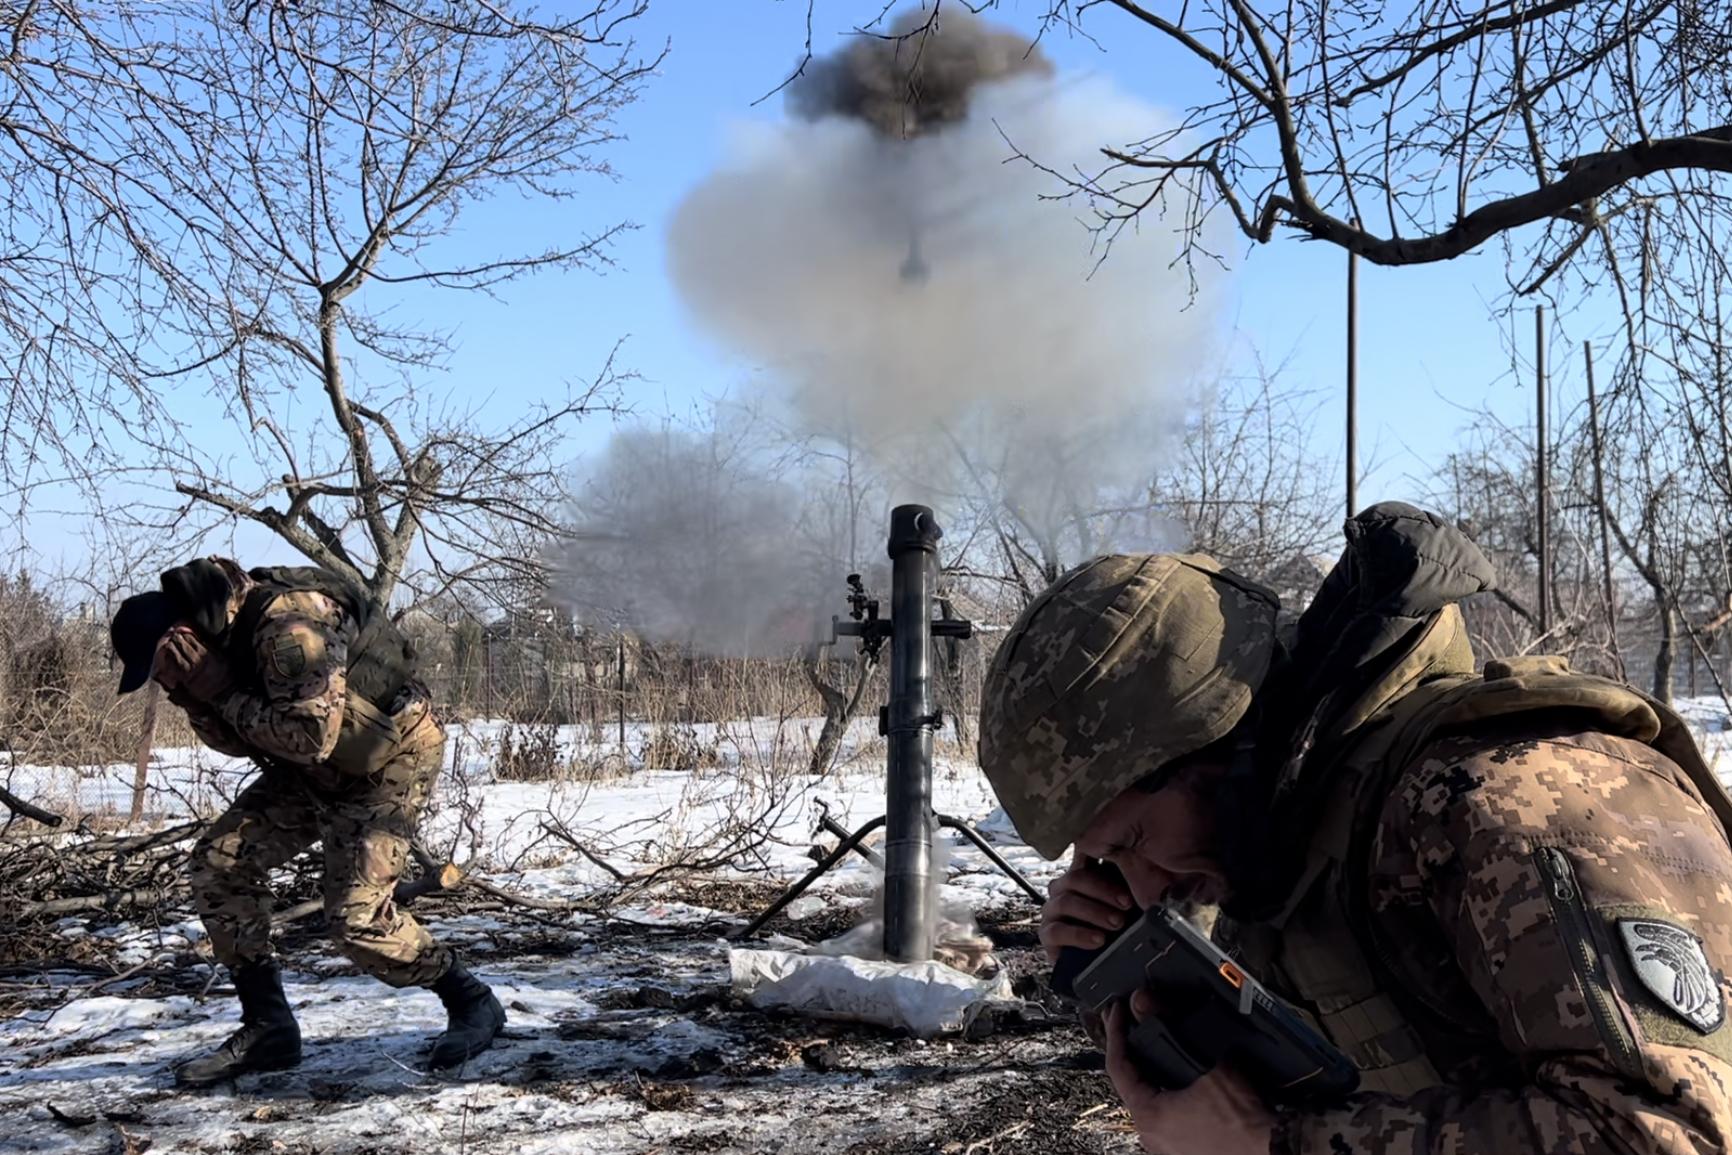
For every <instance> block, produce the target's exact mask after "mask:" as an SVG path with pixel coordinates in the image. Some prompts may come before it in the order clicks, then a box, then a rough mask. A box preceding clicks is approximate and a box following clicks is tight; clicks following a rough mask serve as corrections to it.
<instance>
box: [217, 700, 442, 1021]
mask: <svg viewBox="0 0 1732 1155" xmlns="http://www.w3.org/2000/svg"><path fill="white" fill-rule="evenodd" d="M403 721H404V726H403V729H404V740H403V743H402V747H401V750H400V752H399V753H398V755H397V756H396V757H394V758H392V759H391V760H390V761H389V762H387V763H386V765H385V766H384V767H383V768H381V770H379V771H378V772H377V773H376V774H374V775H371V776H369V777H368V778H367V779H363V780H355V779H350V780H348V781H347V782H346V783H345V784H344V785H343V786H341V787H340V788H338V789H336V790H320V789H316V788H315V787H314V786H313V785H312V784H311V783H310V782H309V781H308V778H307V776H306V775H305V774H303V773H300V772H299V771H298V770H297V769H294V768H289V767H281V766H278V767H271V768H268V769H266V770H265V772H264V773H263V774H262V775H260V777H259V778H258V779H256V780H255V781H254V782H253V783H252V784H251V785H249V786H248V787H247V788H246V789H245V790H243V791H242V792H241V794H240V796H239V797H238V798H236V799H235V802H234V805H232V806H230V807H229V809H228V811H227V812H226V813H224V814H223V815H222V817H220V818H219V819H217V821H216V823H215V824H214V825H212V827H211V828H210V829H209V830H208V831H207V832H206V833H205V835H204V836H203V837H202V838H200V839H199V841H198V844H197V845H196V847H195V848H194V851H193V858H192V875H191V884H192V892H193V898H194V901H195V903H196V905H197V908H198V912H199V915H200V917H201V918H202V919H203V920H204V924H205V928H206V929H207V931H208V932H209V933H210V938H211V946H212V949H213V952H214V953H215V955H216V957H217V959H218V961H220V962H222V963H223V964H225V965H227V966H229V967H231V968H233V967H235V966H237V965H239V964H241V963H248V962H256V961H259V960H261V959H265V958H268V957H270V955H271V953H272V948H271V941H270V929H271V922H270V914H271V906H272V898H273V896H272V894H271V889H270V885H269V872H270V870H271V869H272V868H274V867H277V866H281V865H282V864H283V863H285V862H287V861H288V860H289V859H291V858H293V857H294V856H295V855H296V854H299V853H300V852H301V851H303V850H305V849H307V848H308V847H309V846H311V845H312V844H313V842H315V841H322V842H323V843H324V854H325V870H324V901H325V917H326V922H327V924H328V926H329V930H330V935H331V938H332V939H333V941H334V942H335V944H336V946H337V948H338V949H339V950H340V951H342V953H343V954H344V955H345V956H347V957H348V958H349V959H350V960H351V961H353V962H354V963H355V965H357V966H359V967H360V968H361V969H362V970H364V971H366V972H367V973H368V974H370V975H373V976H374V977H375V978H378V979H380V980H382V981H383V982H385V983H387V984H389V985H391V986H394V987H404V986H428V985H430V984H432V983H433V982H435V981H436V980H437V979H438V978H439V976H441V975H443V974H444V973H445V971H446V970H447V969H448V968H449V967H450V965H451V960H452V955H451V952H450V950H449V949H448V948H446V947H444V946H442V945H440V944H439V943H438V942H436V941H434V939H433V938H432V936H430V935H429V934H428V933H427V931H426V930H425V929H424V928H423V927H422V926H421V925H420V924H419V923H418V922H416V921H415V919H414V918H413V917H411V916H410V915H409V914H407V913H405V912H404V911H402V910H400V909H398V908H397V906H396V905H395V904H394V903H393V901H392V890H393V888H394V887H395V885H396V883H397V880H398V879H399V878H400V877H401V876H402V874H403V870H404V868H405V866H406V864H407V862H408V857H409V844H410V841H411V839H412V838H413V837H414V831H415V825H416V823H417V822H418V821H419V819H420V815H421V811H422V808H423V807H424V806H425V804H426V801H427V797H428V795H429V794H430V793H431V791H432V788H433V784H434V781H435V779H436V778H437V776H438V773H439V768H440V765H441V761H442V755H443V749H444V732H443V731H442V730H441V729H440V727H439V726H438V724H437V723H436V721H435V720H434V718H433V716H432V713H431V711H430V710H429V709H428V708H427V707H426V705H425V704H424V703H412V704H411V705H410V706H409V707H408V708H407V709H406V711H405V716H404V718H403ZM271 732H272V733H273V734H278V733H281V732H282V731H277V730H273V731H271Z"/></svg>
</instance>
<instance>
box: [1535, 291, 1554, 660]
mask: <svg viewBox="0 0 1732 1155" xmlns="http://www.w3.org/2000/svg"><path fill="white" fill-rule="evenodd" d="M1534 398H1535V401H1534V429H1535V437H1534V470H1535V478H1534V480H1535V488H1536V489H1537V490H1538V491H1539V493H1538V503H1539V528H1540V534H1539V536H1540V542H1539V547H1540V559H1539V610H1540V636H1541V637H1542V638H1543V637H1545V635H1547V634H1549V633H1550V632H1551V628H1552V615H1551V594H1550V591H1551V565H1550V558H1551V551H1550V550H1549V549H1548V548H1547V542H1546V529H1547V526H1546V521H1547V516H1548V514H1549V512H1550V510H1549V506H1550V504H1551V486H1550V485H1549V484H1548V477H1547V469H1546V307H1545V306H1544V305H1536V306H1534ZM1543 644H1544V643H1542V645H1543Z"/></svg>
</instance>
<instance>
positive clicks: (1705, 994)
mask: <svg viewBox="0 0 1732 1155" xmlns="http://www.w3.org/2000/svg"><path fill="white" fill-rule="evenodd" d="M1618 930H1619V931H1620V932H1621V934H1622V935H1623V939H1624V949H1625V951H1626V952H1628V954H1629V956H1630V963H1631V965H1632V966H1633V967H1634V968H1635V971H1636V977H1637V978H1639V979H1641V980H1642V985H1643V986H1645V987H1647V988H1648V993H1650V994H1652V995H1653V996H1654V997H1655V998H1656V999H1658V1000H1659V1001H1660V1004H1661V1005H1662V1006H1664V1007H1665V1008H1666V1009H1667V1010H1669V1011H1671V1012H1672V1013H1673V1014H1675V1015H1677V1016H1678V1017H1679V1018H1681V1019H1683V1020H1684V1021H1685V1022H1687V1023H1689V1024H1690V1025H1691V1026H1692V1027H1695V1028H1696V1029H1697V1030H1698V1031H1700V1032H1701V1033H1702V1034H1704V1035H1707V1034H1712V1033H1713V1032H1714V1031H1716V1030H1718V1029H1719V1028H1720V1024H1721V1023H1723V1022H1725V1021H1726V1005H1725V1000H1724V999H1723V997H1722V996H1721V993H1720V976H1719V975H1718V974H1717V973H1716V972H1715V970H1714V968H1713V967H1712V966H1711V965H1709V962H1708V955H1707V952H1705V951H1704V950H1703V949H1702V940H1701V939H1699V938H1697V937H1696V936H1695V935H1693V934H1691V933H1690V932H1689V931H1687V930H1685V929H1684V928H1683V927H1680V926H1674V925H1672V924H1671V923H1667V922H1660V921H1658V920H1656V919H1638V918H1625V919H1620V920H1618Z"/></svg>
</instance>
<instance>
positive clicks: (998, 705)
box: [980, 554, 1279, 859]
mask: <svg viewBox="0 0 1732 1155" xmlns="http://www.w3.org/2000/svg"><path fill="white" fill-rule="evenodd" d="M1278 605H1279V601H1278V599H1277V598H1276V596H1275V595H1274V593H1272V592H1271V591H1269V590H1268V589H1266V588H1264V587H1263V586H1260V585H1258V584H1256V583H1255V582H1252V581H1250V580H1249V579H1246V578H1243V577H1240V576H1239V575H1237V574H1234V573H1233V572H1231V571H1230V570H1227V569H1226V568H1224V567H1222V566H1221V565H1219V564H1217V563H1216V562H1214V561H1213V560H1211V559H1210V558H1207V557H1204V556H1202V555H1200V554H1114V555H1108V556H1103V557H1097V558H1094V559H1093V560H1091V561H1088V562H1085V563H1084V564H1082V565H1080V566H1077V567H1076V568H1075V569H1072V570H1070V571H1068V572H1067V573H1065V574H1064V575H1063V576H1061V577H1060V578H1059V580H1058V581H1057V582H1055V583H1054V584H1053V585H1052V586H1051V587H1049V588H1048V589H1047V590H1045V591H1044V592H1043V593H1042V594H1041V595H1040V596H1039V597H1038V598H1036V599H1035V600H1034V601H1033V602H1031V603H1030V604H1029V606H1028V608H1027V609H1025V610H1024V611H1023V612H1022V614H1021V615H1020V616H1019V617H1018V619H1017V621H1016V623H1015V624H1014V625H1012V627H1011V629H1010V631H1009V633H1008V634H1007V635H1006V636H1005V640H1004V642H1003V644H1002V645H1000V646H999V648H998V651H997V653H996V654H995V655H994V656H993V660H992V664H991V666H990V668H989V669H988V671H987V676H986V685H985V693H984V695H983V698H982V702H981V717H980V764H981V768H982V769H983V770H984V771H985V773H986V776H987V778H988V779H989V780H990V781H991V782H992V788H993V791H994V793H996V794H997V796H998V800H999V802H1000V803H1001V804H1002V805H1003V806H1004V810H1005V813H1006V814H1007V815H1009V817H1010V820H1011V822H1012V823H1013V824H1014V825H1015V827H1016V830H1017V833H1018V834H1019V835H1020V836H1021V837H1022V838H1023V840H1024V841H1025V842H1027V843H1028V844H1029V845H1030V846H1032V847H1033V848H1034V849H1035V850H1036V851H1038V852H1039V853H1040V854H1041V855H1042V856H1044V857H1046V858H1048V859H1053V858H1057V857H1058V856H1059V855H1060V854H1062V853H1063V852H1064V849H1065V848H1066V847H1067V846H1069V845H1070V844H1071V843H1072V842H1073V841H1074V840H1075V839H1076V837H1077V835H1078V834H1080V833H1081V832H1082V830H1083V828H1084V827H1085V826H1086V825H1087V824H1088V822H1089V820H1090V819H1091V818H1092V817H1093V816H1094V815H1095V814H1096V813H1098V812H1099V811H1100V809H1101V807H1103V806H1105V805H1106V804H1107V803H1108V802H1110V801H1111V800H1112V799H1113V798H1115V797H1117V796H1118V795H1119V794H1120V793H1122V792H1123V791H1124V790H1126V789H1128V788H1129V787H1130V786H1132V785H1134V784H1135V783H1136V782H1137V781H1139V780H1140V779H1142V778H1144V777H1146V776H1147V775H1149V774H1150V773H1152V772H1153V771H1155V770H1156V769H1157V768H1159V767H1160V766H1162V765H1164V764H1166V763H1168V762H1171V761H1172V760H1174V759H1176V758H1180V757H1183V756H1184V755H1186V754H1190V753H1192V752H1194V751H1196V750H1200V749H1202V748H1203V747H1204V746H1207V745H1209V744H1210V743H1212V742H1214V741H1216V740H1217V739H1219V738H1223V737H1225V736H1226V735H1227V734H1228V733H1229V732H1230V731H1231V730H1232V728H1233V727H1234V726H1235V725H1236V724H1237V723H1238V722H1239V720H1240V719H1241V718H1242V717H1243V716H1244V715H1245V712H1246V710H1247V709H1249V707H1250V704H1251V698H1252V695H1253V694H1254V693H1255V691H1256V689H1257V687H1258V686H1259V685H1261V683H1262V681H1263V678H1264V675H1265V674H1266V673H1267V671H1268V668H1269V662H1270V659H1271V656H1272V654H1273V651H1274V633H1275V619H1276V611H1277V607H1278ZM1175 703H1177V704H1178V705H1174V704H1175Z"/></svg>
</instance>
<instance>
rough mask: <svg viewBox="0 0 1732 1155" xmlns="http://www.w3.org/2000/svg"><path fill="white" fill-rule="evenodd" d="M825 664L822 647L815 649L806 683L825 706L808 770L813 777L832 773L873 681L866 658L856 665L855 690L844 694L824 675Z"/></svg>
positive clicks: (808, 661)
mask: <svg viewBox="0 0 1732 1155" xmlns="http://www.w3.org/2000/svg"><path fill="white" fill-rule="evenodd" d="M825 664H826V663H825V660H824V648H823V647H818V648H816V649H814V650H813V651H812V654H811V656H810V657H809V658H808V659H807V661H806V663H805V671H806V680H807V681H808V682H810V683H811V684H812V688H813V689H814V690H816V691H817V692H818V697H819V699H820V700H821V701H822V702H823V703H824V727H823V729H821V730H819V731H818V741H817V743H816V744H815V745H814V746H813V747H812V762H811V765H810V766H809V767H808V768H807V773H808V774H810V775H812V777H814V778H822V777H823V776H824V775H825V774H828V773H829V772H830V764H831V763H832V762H834V761H835V760H836V752H837V750H839V749H841V747H842V739H843V737H844V736H845V735H846V734H847V733H848V723H850V722H852V721H853V720H854V715H855V713H856V712H857V711H858V710H859V709H860V699H861V698H863V697H865V694H866V683H867V682H869V681H871V680H872V669H873V667H872V665H871V664H870V663H868V662H866V661H865V660H864V659H862V660H860V661H858V662H856V663H855V680H854V690H853V692H852V693H848V694H845V693H843V692H842V688H841V687H840V686H837V685H833V684H832V683H831V682H830V681H829V680H828V679H827V678H826V677H825V676H824V666H825Z"/></svg>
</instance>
